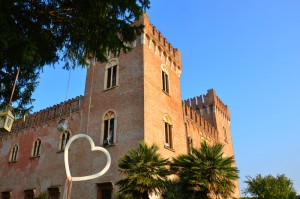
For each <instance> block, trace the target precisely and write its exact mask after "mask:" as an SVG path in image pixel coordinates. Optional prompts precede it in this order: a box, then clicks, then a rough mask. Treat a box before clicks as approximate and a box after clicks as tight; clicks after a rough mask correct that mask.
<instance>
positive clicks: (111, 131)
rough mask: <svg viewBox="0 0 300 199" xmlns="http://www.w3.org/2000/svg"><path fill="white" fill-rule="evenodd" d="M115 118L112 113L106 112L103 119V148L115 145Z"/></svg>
mask: <svg viewBox="0 0 300 199" xmlns="http://www.w3.org/2000/svg"><path fill="white" fill-rule="evenodd" d="M115 134H116V117H115V113H114V112H113V111H108V112H107V113H105V114H104V117H103V134H102V135H103V142H102V144H103V146H108V145H112V144H114V143H115V137H116V135H115Z"/></svg>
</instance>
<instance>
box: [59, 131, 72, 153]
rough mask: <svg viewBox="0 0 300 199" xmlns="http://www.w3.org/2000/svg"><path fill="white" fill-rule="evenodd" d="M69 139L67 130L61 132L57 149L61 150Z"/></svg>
mask: <svg viewBox="0 0 300 199" xmlns="http://www.w3.org/2000/svg"><path fill="white" fill-rule="evenodd" d="M69 139H70V132H69V131H64V132H61V134H60V138H59V146H58V147H59V148H58V150H59V151H63V150H64V149H65V147H66V144H67V142H68V140H69Z"/></svg>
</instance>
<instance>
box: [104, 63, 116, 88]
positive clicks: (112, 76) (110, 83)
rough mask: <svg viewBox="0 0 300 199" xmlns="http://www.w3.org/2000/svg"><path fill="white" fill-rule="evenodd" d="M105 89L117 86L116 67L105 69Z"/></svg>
mask: <svg viewBox="0 0 300 199" xmlns="http://www.w3.org/2000/svg"><path fill="white" fill-rule="evenodd" d="M106 75H107V76H106V78H107V79H106V89H108V88H111V87H114V86H116V85H117V65H114V66H112V67H110V68H107V74H106Z"/></svg>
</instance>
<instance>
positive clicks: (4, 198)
mask: <svg viewBox="0 0 300 199" xmlns="http://www.w3.org/2000/svg"><path fill="white" fill-rule="evenodd" d="M1 195H2V199H10V192H2V194H1Z"/></svg>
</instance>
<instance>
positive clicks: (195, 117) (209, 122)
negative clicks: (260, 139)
mask: <svg viewBox="0 0 300 199" xmlns="http://www.w3.org/2000/svg"><path fill="white" fill-rule="evenodd" d="M183 106H184V110H185V114H184V116H185V117H184V118H185V123H186V131H187V136H188V138H190V140H189V142H191V141H192V140H197V137H199V134H200V137H201V140H203V139H204V140H206V141H208V142H209V143H211V144H213V143H221V144H223V145H224V155H225V156H234V150H233V143H232V138H231V131H230V113H229V108H228V106H227V105H225V104H224V103H223V102H222V101H221V100H220V98H219V97H218V96H217V94H216V92H215V90H213V89H210V90H208V91H207V93H206V94H205V95H200V96H197V97H194V98H191V99H187V100H185V101H184V103H183ZM200 142H201V141H200ZM189 144H190V143H189ZM193 144H194V145H196V147H198V146H199V143H195V142H193ZM235 184H236V191H235V194H234V197H235V198H239V197H240V193H239V186H238V182H237V181H236V182H235Z"/></svg>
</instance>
